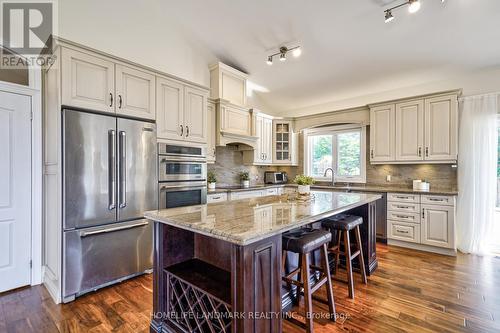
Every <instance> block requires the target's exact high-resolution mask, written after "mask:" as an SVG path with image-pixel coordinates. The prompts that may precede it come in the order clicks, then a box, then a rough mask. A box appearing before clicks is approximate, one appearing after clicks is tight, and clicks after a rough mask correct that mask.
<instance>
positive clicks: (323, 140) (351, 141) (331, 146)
mask: <svg viewBox="0 0 500 333" xmlns="http://www.w3.org/2000/svg"><path fill="white" fill-rule="evenodd" d="M304 137H305V141H304V142H305V144H304V147H305V154H304V156H305V163H304V167H305V173H306V174H307V175H308V176H311V177H313V178H314V179H315V180H318V181H329V180H331V175H330V174H328V175H327V176H326V177H325V176H324V174H325V170H326V169H328V168H332V169H333V170H334V171H335V181H337V182H345V183H365V182H366V154H365V153H366V127H363V126H359V125H355V126H353V125H342V126H330V127H322V128H314V129H309V130H306V132H305V136H304Z"/></svg>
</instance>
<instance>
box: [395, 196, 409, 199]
mask: <svg viewBox="0 0 500 333" xmlns="http://www.w3.org/2000/svg"><path fill="white" fill-rule="evenodd" d="M396 198H398V199H410V197H399V196H396Z"/></svg>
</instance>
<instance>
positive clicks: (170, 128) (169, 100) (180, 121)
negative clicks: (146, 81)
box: [156, 77, 184, 140]
mask: <svg viewBox="0 0 500 333" xmlns="http://www.w3.org/2000/svg"><path fill="white" fill-rule="evenodd" d="M156 107H157V112H156V123H157V136H158V138H161V139H167V140H183V138H184V85H183V84H182V83H180V82H177V81H173V80H168V79H165V78H162V77H157V79H156Z"/></svg>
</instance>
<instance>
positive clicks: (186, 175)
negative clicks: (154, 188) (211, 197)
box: [158, 143, 207, 209]
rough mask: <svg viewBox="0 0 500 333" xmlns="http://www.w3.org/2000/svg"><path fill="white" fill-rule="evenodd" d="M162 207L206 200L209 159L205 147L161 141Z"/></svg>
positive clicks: (185, 204) (159, 189) (159, 157)
mask: <svg viewBox="0 0 500 333" xmlns="http://www.w3.org/2000/svg"><path fill="white" fill-rule="evenodd" d="M158 182H159V184H158V193H159V200H158V204H159V209H164V208H174V207H183V206H191V205H200V204H205V203H207V159H206V148H205V147H203V146H180V145H172V144H167V143H159V144H158Z"/></svg>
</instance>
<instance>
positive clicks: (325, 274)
mask: <svg viewBox="0 0 500 333" xmlns="http://www.w3.org/2000/svg"><path fill="white" fill-rule="evenodd" d="M331 240H332V234H331V233H330V232H328V231H326V230H317V229H312V228H302V229H297V230H293V231H290V232H287V233H285V234H284V235H283V238H282V244H283V245H282V247H283V266H284V262H285V259H286V252H287V251H290V252H294V253H297V254H299V258H300V259H299V267H297V269H295V270H293V271H292V272H290V273H289V274H288V275H285V276H284V277H283V278H282V279H283V281H285V282H286V283H287V284H289V285H290V284H293V285H295V286H297V287H298V291H297V297H298V298H300V292H301V289H302V288H304V300H305V310H306V318H305V320H306V332H308V333H312V332H313V318H312V294H313V293H314V292H315V291H317V290H318V289H319V288H320V287H321V286H323V285H324V284H326V289H327V296H328V307H329V311H330V320H332V321H335V320H336V318H335V302H334V300H333V289H332V279H331V276H330V264H329V263H328V246H327V244H328V243H329V242H330V241H331ZM318 249H321V262H322V267H317V266H315V265H311V258H310V254H311V253H312V252H313V251H315V250H318ZM311 270H313V271H314V272H320V277H319V280H318V281H317V282H315V283H314V285H312V286H311V284H310V281H311V280H310V279H311V272H310V271H311ZM283 273H284V271H283ZM297 274H298V275H299V278H298V280H294V279H292V276H295V275H297Z"/></svg>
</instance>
